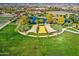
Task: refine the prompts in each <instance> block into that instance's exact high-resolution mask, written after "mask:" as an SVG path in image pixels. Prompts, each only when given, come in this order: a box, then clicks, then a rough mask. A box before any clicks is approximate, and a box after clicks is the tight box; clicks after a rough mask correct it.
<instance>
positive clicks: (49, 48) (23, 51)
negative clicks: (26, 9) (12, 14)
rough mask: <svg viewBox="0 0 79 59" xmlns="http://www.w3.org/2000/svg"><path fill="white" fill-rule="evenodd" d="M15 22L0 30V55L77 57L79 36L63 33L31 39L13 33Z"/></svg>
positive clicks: (78, 53)
mask: <svg viewBox="0 0 79 59" xmlns="http://www.w3.org/2000/svg"><path fill="white" fill-rule="evenodd" d="M16 26H17V25H16V24H15V22H13V23H10V24H9V25H8V26H6V27H4V28H3V29H1V30H0V55H28V56H29V55H43V56H44V55H59V56H61V55H62V56H66V55H68V56H69V55H79V35H77V34H73V33H69V32H64V33H63V34H61V35H59V36H55V37H47V38H38V37H37V38H33V37H28V36H22V35H20V34H19V33H18V32H16V31H15V28H16Z"/></svg>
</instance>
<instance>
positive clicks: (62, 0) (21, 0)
mask: <svg viewBox="0 0 79 59" xmlns="http://www.w3.org/2000/svg"><path fill="white" fill-rule="evenodd" d="M0 3H79V0H1V1H0Z"/></svg>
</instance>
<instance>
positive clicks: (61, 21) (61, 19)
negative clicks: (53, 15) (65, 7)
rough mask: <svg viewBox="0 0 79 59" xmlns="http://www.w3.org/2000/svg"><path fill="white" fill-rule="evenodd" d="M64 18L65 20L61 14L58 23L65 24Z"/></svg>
mask: <svg viewBox="0 0 79 59" xmlns="http://www.w3.org/2000/svg"><path fill="white" fill-rule="evenodd" d="M64 20H65V19H64V17H63V16H62V15H60V16H59V19H58V24H61V25H62V24H64Z"/></svg>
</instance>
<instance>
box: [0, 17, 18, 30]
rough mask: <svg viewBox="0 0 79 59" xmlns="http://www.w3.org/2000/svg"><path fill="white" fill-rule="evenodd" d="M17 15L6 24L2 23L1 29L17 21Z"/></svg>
mask: <svg viewBox="0 0 79 59" xmlns="http://www.w3.org/2000/svg"><path fill="white" fill-rule="evenodd" d="M16 18H17V17H15V18H14V19H13V20H12V21H7V22H6V23H5V24H2V26H0V29H2V28H4V27H5V26H7V25H8V24H10V23H11V22H13V21H15V20H16Z"/></svg>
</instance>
